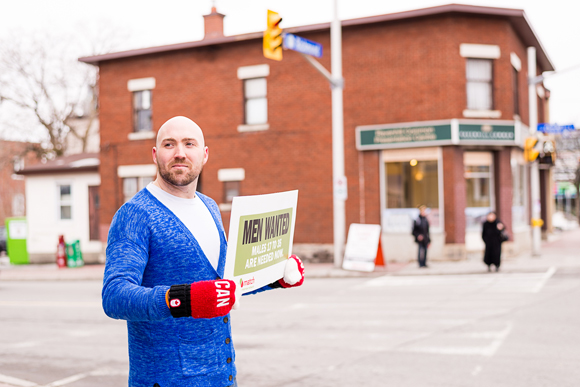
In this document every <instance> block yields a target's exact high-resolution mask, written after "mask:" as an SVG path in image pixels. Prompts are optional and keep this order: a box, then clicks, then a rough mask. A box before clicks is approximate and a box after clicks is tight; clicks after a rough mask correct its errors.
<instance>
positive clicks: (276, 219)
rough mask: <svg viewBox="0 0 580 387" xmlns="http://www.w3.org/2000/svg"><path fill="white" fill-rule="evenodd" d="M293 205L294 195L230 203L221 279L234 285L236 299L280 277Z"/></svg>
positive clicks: (290, 239) (289, 239) (244, 198)
mask: <svg viewBox="0 0 580 387" xmlns="http://www.w3.org/2000/svg"><path fill="white" fill-rule="evenodd" d="M297 203H298V191H287V192H279V193H274V194H268V195H255V196H239V197H235V198H234V199H233V201H232V211H231V216H230V229H229V237H228V251H227V255H226V267H225V273H224V278H227V279H230V280H233V281H234V282H235V283H236V293H237V294H238V295H241V294H244V293H249V292H251V291H254V290H256V289H259V288H261V287H262V286H265V285H269V284H271V283H272V282H275V281H277V280H279V279H280V278H282V277H283V276H284V267H285V266H286V260H287V259H288V257H289V256H290V255H291V254H292V244H293V240H294V225H295V223H296V205H297Z"/></svg>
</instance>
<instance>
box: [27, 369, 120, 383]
mask: <svg viewBox="0 0 580 387" xmlns="http://www.w3.org/2000/svg"><path fill="white" fill-rule="evenodd" d="M127 374H128V373H127V372H125V371H120V370H114V369H110V368H100V369H96V370H94V371H91V372H83V373H81V374H76V375H72V376H69V377H67V378H64V379H61V380H57V381H55V382H52V383H49V384H46V385H44V386H43V387H60V386H65V385H67V384H71V383H74V382H76V381H79V380H81V379H84V378H86V377H87V376H117V375H127ZM33 386H37V385H36V384H34V385H33ZM33 386H30V387H33Z"/></svg>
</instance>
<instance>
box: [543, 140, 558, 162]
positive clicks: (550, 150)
mask: <svg viewBox="0 0 580 387" xmlns="http://www.w3.org/2000/svg"><path fill="white" fill-rule="evenodd" d="M555 163H556V143H555V142H554V140H543V141H542V151H541V152H540V164H548V165H554V164H555Z"/></svg>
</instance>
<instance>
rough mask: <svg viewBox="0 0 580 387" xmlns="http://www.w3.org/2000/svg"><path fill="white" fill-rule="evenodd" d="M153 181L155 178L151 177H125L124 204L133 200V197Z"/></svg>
mask: <svg viewBox="0 0 580 387" xmlns="http://www.w3.org/2000/svg"><path fill="white" fill-rule="evenodd" d="M152 181H153V177H149V176H140V177H125V178H124V179H123V200H124V202H125V203H126V202H128V201H129V200H131V198H132V197H133V196H135V194H136V193H137V192H139V191H141V190H142V189H143V188H145V187H146V186H147V184H149V183H151V182H152Z"/></svg>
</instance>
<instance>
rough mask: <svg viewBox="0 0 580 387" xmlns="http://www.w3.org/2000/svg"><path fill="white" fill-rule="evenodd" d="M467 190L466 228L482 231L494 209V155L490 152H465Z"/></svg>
mask: <svg viewBox="0 0 580 387" xmlns="http://www.w3.org/2000/svg"><path fill="white" fill-rule="evenodd" d="M463 164H464V168H465V173H464V176H465V188H466V199H467V203H466V204H467V206H466V208H465V226H466V229H467V230H469V231H476V230H480V228H481V224H482V223H483V222H484V221H485V217H486V216H487V214H488V213H489V212H490V211H492V208H493V187H492V182H493V178H492V173H491V169H492V155H491V153H489V152H465V153H464V159H463Z"/></svg>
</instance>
